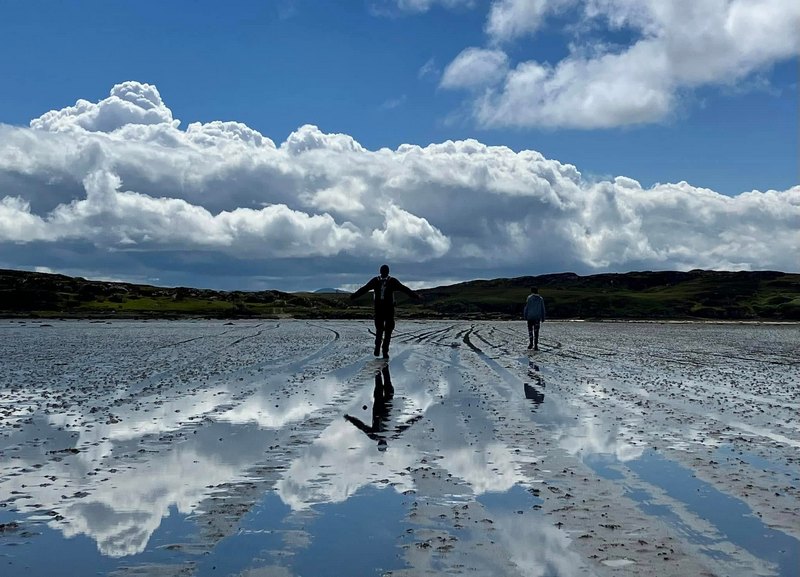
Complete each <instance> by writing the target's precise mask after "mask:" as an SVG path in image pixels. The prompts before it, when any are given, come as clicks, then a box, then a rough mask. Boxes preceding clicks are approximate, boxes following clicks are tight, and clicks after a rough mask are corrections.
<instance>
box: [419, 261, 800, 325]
mask: <svg viewBox="0 0 800 577" xmlns="http://www.w3.org/2000/svg"><path fill="white" fill-rule="evenodd" d="M531 286H538V287H539V292H540V294H541V295H542V296H543V297H544V299H545V303H546V305H547V312H548V316H549V317H551V318H582V319H609V318H619V319H725V320H756V319H762V320H766V319H771V320H800V275H799V274H786V273H782V272H773V271H759V272H717V271H701V270H693V271H689V272H674V271H666V272H630V273H623V274H599V275H590V276H578V275H576V274H572V273H564V274H550V275H541V276H535V277H519V278H511V279H495V280H487V281H471V282H466V283H461V284H457V285H453V286H449V287H441V288H436V289H430V290H427V291H423V292H424V293H425V294H426V299H427V302H429V303H430V307H431V308H432V309H434V310H436V311H437V312H440V313H441V314H443V315H454V314H458V315H463V314H484V315H486V314H492V315H498V316H503V317H506V316H511V317H519V315H521V314H522V307H523V305H524V302H525V298H526V296H527V295H528V294H529V293H530V287H531Z"/></svg>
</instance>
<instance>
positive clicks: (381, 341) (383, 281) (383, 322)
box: [350, 264, 422, 359]
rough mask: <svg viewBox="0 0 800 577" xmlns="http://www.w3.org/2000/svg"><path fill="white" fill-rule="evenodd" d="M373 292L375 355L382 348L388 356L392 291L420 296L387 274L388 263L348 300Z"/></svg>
mask: <svg viewBox="0 0 800 577" xmlns="http://www.w3.org/2000/svg"><path fill="white" fill-rule="evenodd" d="M369 291H373V292H374V293H375V352H374V353H373V354H374V355H375V356H376V357H377V356H378V355H379V354H380V353H381V349H382V350H383V358H384V359H388V358H389V342H390V341H391V339H392V331H393V330H394V304H395V303H394V293H395V291H400V292H403V293H405V294H407V295H408V296H410V297H411V298H413V299H414V300H417V301H419V300H421V299H422V297H420V296H419V294H417V293H416V292H414V291H413V290H411V289H410V288H408V287H407V286H406V285H404V284H403V283H401V282H400V281H399V280H397V279H396V278H394V277H392V276H389V265H386V264H385V265H383V266H381V268H380V275H378V276H376V277H373V278H372V279H370V281H369V282H368V283H367V284H365V285H364V286H362V287H361V288H360V289H358V290H357V291H356V292H354V293H353V294H351V295H350V300H355V299H357V298H358V297H360V296H361V295H363V294H364V293H366V292H369Z"/></svg>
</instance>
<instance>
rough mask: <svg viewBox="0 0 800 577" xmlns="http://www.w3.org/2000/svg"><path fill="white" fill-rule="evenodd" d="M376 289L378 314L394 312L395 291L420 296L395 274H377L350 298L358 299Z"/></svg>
mask: <svg viewBox="0 0 800 577" xmlns="http://www.w3.org/2000/svg"><path fill="white" fill-rule="evenodd" d="M369 291H374V293H375V313H376V314H378V313H380V314H394V293H395V291H400V292H403V293H406V294H407V295H408V296H410V297H411V298H418V297H417V293H415V292H414V291H413V290H411V289H410V288H408V287H407V286H406V285H404V284H403V283H401V282H400V281H399V280H397V279H396V278H394V277H393V276H387V277H381V276H376V277H373V278H372V279H370V281H369V282H368V283H367V284H365V285H364V286H362V287H361V288H360V289H358V290H357V291H356V292H354V293H353V294H352V295H350V299H351V300H353V299H357V298H358V297H360V296H361V295H363V294H364V293H366V292H369Z"/></svg>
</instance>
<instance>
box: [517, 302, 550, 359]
mask: <svg viewBox="0 0 800 577" xmlns="http://www.w3.org/2000/svg"><path fill="white" fill-rule="evenodd" d="M522 316H523V317H524V318H525V320H526V321H528V348H529V349H533V350H534V351H538V350H539V326H540V325H541V324H542V323H543V322H544V317H545V310H544V299H543V298H542V296H541V295H540V294H539V289H538V288H537V287H535V286H532V287H531V294H529V295H528V300H526V301H525V308H524V309H523V310H522Z"/></svg>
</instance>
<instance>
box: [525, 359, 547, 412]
mask: <svg viewBox="0 0 800 577" xmlns="http://www.w3.org/2000/svg"><path fill="white" fill-rule="evenodd" d="M528 376H529V377H530V378H531V379H533V382H532V383H524V390H525V398H526V399H530V400H532V401H533V403H534V404H535V405H537V406H538V405H541V404H542V403H543V402H544V392H543V391H542V390H541V389H544V386H545V385H544V378H543V377H542V374H541V373H540V372H539V365H535V364H533V363H532V362H531V363H528Z"/></svg>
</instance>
